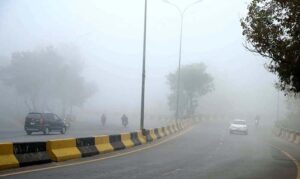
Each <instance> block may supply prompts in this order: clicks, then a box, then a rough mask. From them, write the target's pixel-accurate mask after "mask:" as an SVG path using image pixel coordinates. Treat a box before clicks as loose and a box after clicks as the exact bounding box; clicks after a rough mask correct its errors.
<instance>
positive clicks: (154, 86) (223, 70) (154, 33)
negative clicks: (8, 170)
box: [0, 0, 285, 126]
mask: <svg viewBox="0 0 300 179" xmlns="http://www.w3.org/2000/svg"><path fill="white" fill-rule="evenodd" d="M170 1H171V0H170ZM171 2H173V3H174V4H176V5H178V6H179V7H181V8H182V9H184V8H185V7H186V6H187V5H189V4H190V3H192V2H194V1H190V0H189V1H183V0H172V1H171ZM248 3H249V1H246V0H233V1H230V2H229V1H223V0H203V1H201V2H199V3H197V4H195V5H194V6H193V7H191V8H189V9H188V10H187V11H186V13H185V15H184V23H183V41H182V65H188V64H193V63H204V64H205V65H206V66H207V72H208V73H210V74H211V76H212V77H213V78H214V81H213V82H214V91H212V92H211V93H209V94H207V95H205V96H203V97H201V98H200V100H199V107H198V108H197V110H196V114H208V115H219V116H230V117H236V118H246V119H251V118H253V117H254V116H256V115H260V116H261V118H262V120H265V121H270V122H271V121H273V120H275V119H276V118H277V116H276V114H277V105H278V104H277V102H278V101H277V100H278V99H279V110H280V112H279V114H280V115H281V116H282V115H284V111H285V102H284V101H285V99H284V97H283V95H282V94H281V93H280V94H279V98H278V91H277V90H276V89H275V87H274V84H275V82H276V81H277V77H276V76H275V75H274V74H271V73H269V72H268V71H267V70H266V69H265V68H264V63H267V62H268V61H267V59H264V58H262V57H260V56H258V55H254V54H253V53H250V52H249V51H247V50H246V49H245V48H244V47H243V43H244V40H245V39H244V38H243V36H242V32H241V31H242V30H241V26H240V18H241V17H243V16H245V14H246V7H247V4H248ZM143 15H144V1H140V0H127V1H124V0H110V1H101V0H93V1H92V0H88V1H83V0H72V1H71V0H43V1H40V0H24V1H13V0H12V1H9V0H2V1H0V39H1V40H0V49H1V51H0V65H1V66H2V67H4V66H7V65H8V64H9V63H10V59H11V55H12V53H14V52H20V51H21V52H22V51H33V50H36V49H41V48H46V47H49V46H52V47H54V48H56V49H60V50H64V49H66V48H67V49H69V50H67V53H69V55H70V56H72V55H73V54H75V53H76V54H77V53H78V54H80V64H81V67H82V70H83V71H82V75H83V77H84V79H85V80H86V81H87V82H88V83H92V84H94V86H95V89H97V90H96V92H95V93H94V94H93V95H92V96H91V97H89V98H88V99H87V100H86V101H85V103H84V104H83V105H82V106H80V107H76V108H75V109H74V111H75V112H76V113H77V115H78V116H80V117H79V119H80V120H88V119H99V118H100V115H101V114H102V113H106V114H107V116H108V119H109V116H111V117H110V119H111V120H114V121H119V120H120V117H121V115H122V114H123V113H125V114H127V115H128V116H129V119H132V120H133V122H132V123H135V125H136V126H138V121H139V113H140V103H141V102H140V96H141V79H142V75H141V72H142V53H143V22H144V21H143V20H144V16H143ZM147 20H148V21H147V49H146V88H145V91H146V96H145V115H146V119H145V123H146V126H147V125H148V124H150V123H151V121H150V120H154V119H153V118H159V117H172V116H174V115H173V114H174V112H173V111H170V110H169V107H168V101H167V100H168V95H169V94H170V90H169V86H168V85H167V78H166V77H167V75H168V74H169V73H171V72H174V71H175V70H176V69H177V66H178V50H179V33H180V15H179V13H178V12H177V10H176V9H175V8H174V7H173V6H171V5H170V4H167V3H165V2H164V1H162V0H151V1H149V2H148V19H147ZM70 49H71V50H70ZM72 49H73V50H72ZM43 68H47V67H43ZM0 90H1V91H0V98H1V102H0V103H1V108H2V109H0V111H2V113H3V114H4V113H5V114H6V115H4V116H3V117H1V118H0V119H1V122H3V124H4V123H7V121H10V123H14V122H12V121H23V120H24V117H25V115H26V110H25V106H24V104H23V103H22V100H18V99H20V98H21V96H18V95H16V94H15V93H14V91H13V90H12V89H11V87H7V86H5V85H4V84H1V88H0ZM2 99H3V100H2ZM18 101H19V102H18ZM20 101H21V102H20ZM20 108H23V109H24V110H21V109H20ZM16 113H18V114H20V115H15V114H16ZM10 114H14V115H10ZM22 125H23V124H22ZM2 126H4V125H2Z"/></svg>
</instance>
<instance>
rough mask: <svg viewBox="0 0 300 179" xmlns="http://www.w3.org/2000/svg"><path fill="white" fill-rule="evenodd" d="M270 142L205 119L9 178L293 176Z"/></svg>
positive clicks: (261, 134)
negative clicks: (158, 139)
mask: <svg viewBox="0 0 300 179" xmlns="http://www.w3.org/2000/svg"><path fill="white" fill-rule="evenodd" d="M271 144H272V140H270V138H269V137H268V135H267V132H266V130H264V129H263V128H259V129H254V128H250V130H249V135H247V136H246V135H230V134H229V132H228V123H227V122H220V121H207V122H201V123H200V124H198V125H196V126H194V127H193V128H192V129H191V130H189V131H188V132H186V133H185V134H183V135H180V136H178V137H176V138H174V139H172V140H168V141H166V142H164V143H161V144H159V145H157V146H153V147H151V148H148V149H145V150H140V151H137V152H134V153H131V154H128V155H124V156H119V157H114V158H109V159H106V160H96V161H94V162H90V163H85V164H79V165H72V166H65V167H59V168H54V169H47V170H43V171H36V172H29V173H24V174H18V175H12V176H8V177H7V178H22V179H24V178H33V179H35V178H43V179H45V178H49V179H53V178H56V179H57V178H72V179H76V178H78V179H79V178H80V179H81V178H143V179H144V178H180V179H182V178H220V179H226V178H229V179H231V178H249V179H250V178H251V179H253V178H258V179H261V178H262V179H268V178H271V179H276V178H278V179H289V178H296V176H297V167H296V165H295V164H294V163H293V162H292V161H291V160H290V159H289V158H288V157H286V156H285V155H284V154H282V153H281V152H280V151H279V150H277V149H276V148H274V147H272V146H271ZM272 145H273V144H272ZM127 151H128V150H127ZM299 151H300V150H299ZM123 152H126V150H125V151H123ZM115 154H116V153H115ZM115 154H111V155H115ZM99 157H100V156H96V157H90V158H85V159H80V160H75V161H69V162H62V163H57V164H46V165H40V166H38V167H31V168H30V167H28V168H23V169H22V170H31V169H33V168H43V167H48V166H57V165H64V164H70V163H75V162H78V161H88V160H94V159H98V158H99ZM16 171H21V170H20V169H18V170H16ZM0 176H1V173H0Z"/></svg>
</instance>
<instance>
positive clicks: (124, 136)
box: [121, 133, 134, 148]
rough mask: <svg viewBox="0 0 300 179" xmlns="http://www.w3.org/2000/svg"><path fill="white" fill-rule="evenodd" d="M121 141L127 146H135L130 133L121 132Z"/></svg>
mask: <svg viewBox="0 0 300 179" xmlns="http://www.w3.org/2000/svg"><path fill="white" fill-rule="evenodd" d="M121 141H122V143H123V145H124V146H125V148H130V147H133V146H134V143H133V141H132V140H131V135H130V133H122V134H121Z"/></svg>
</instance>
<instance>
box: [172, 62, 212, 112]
mask: <svg viewBox="0 0 300 179" xmlns="http://www.w3.org/2000/svg"><path fill="white" fill-rule="evenodd" d="M177 77H178V70H177V71H176V72H175V73H170V74H169V75H168V76H167V80H168V85H169V86H170V90H171V94H170V95H169V107H170V109H171V110H172V111H176V102H177ZM179 89H180V91H179V112H178V113H179V116H191V115H193V114H194V112H195V110H196V108H197V107H198V100H199V97H201V96H203V95H205V94H207V93H208V92H211V91H212V90H213V78H212V77H211V76H210V75H209V74H208V73H207V72H206V66H205V65H204V64H203V63H196V64H191V65H186V66H182V68H181V73H180V88H179Z"/></svg>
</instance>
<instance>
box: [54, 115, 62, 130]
mask: <svg viewBox="0 0 300 179" xmlns="http://www.w3.org/2000/svg"><path fill="white" fill-rule="evenodd" d="M53 117H54V121H55V129H57V130H60V129H61V128H62V126H63V121H62V119H61V118H59V117H58V116H57V115H56V114H53Z"/></svg>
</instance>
